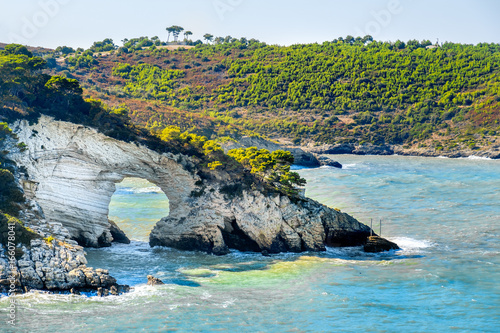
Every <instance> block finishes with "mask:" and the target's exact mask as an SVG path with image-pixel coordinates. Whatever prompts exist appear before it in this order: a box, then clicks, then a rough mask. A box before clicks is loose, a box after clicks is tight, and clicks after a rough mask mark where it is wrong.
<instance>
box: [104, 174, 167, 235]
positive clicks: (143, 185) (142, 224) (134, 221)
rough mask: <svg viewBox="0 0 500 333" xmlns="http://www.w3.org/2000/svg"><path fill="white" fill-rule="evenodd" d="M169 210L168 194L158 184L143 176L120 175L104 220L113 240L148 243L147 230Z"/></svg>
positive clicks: (149, 230)
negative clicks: (120, 178)
mask: <svg viewBox="0 0 500 333" xmlns="http://www.w3.org/2000/svg"><path fill="white" fill-rule="evenodd" d="M169 212H170V203H169V200H168V197H167V195H166V194H165V193H164V192H163V191H162V190H161V188H160V187H158V186H157V185H155V184H153V183H151V182H149V181H148V180H146V179H143V178H135V177H126V178H124V179H123V180H122V181H121V182H120V183H116V190H115V192H114V193H113V195H112V196H111V201H110V203H109V213H108V220H109V221H110V223H111V225H112V228H111V234H112V236H113V238H114V240H113V242H118V243H130V240H135V241H141V242H148V241H149V234H150V233H151V230H152V229H153V228H154V226H155V225H156V223H157V222H158V221H159V220H161V219H162V218H164V217H167V216H168V215H169ZM113 223H114V224H116V226H117V227H118V228H115V227H114V226H113Z"/></svg>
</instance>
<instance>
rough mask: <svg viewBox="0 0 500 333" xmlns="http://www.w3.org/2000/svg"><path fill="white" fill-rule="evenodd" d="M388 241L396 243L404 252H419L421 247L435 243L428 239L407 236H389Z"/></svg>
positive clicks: (427, 246) (424, 247) (431, 245)
mask: <svg viewBox="0 0 500 333" xmlns="http://www.w3.org/2000/svg"><path fill="white" fill-rule="evenodd" d="M390 241H392V242H394V243H396V244H398V245H399V247H400V248H401V249H402V250H403V251H404V252H419V251H421V250H423V249H426V248H429V247H433V246H435V245H436V244H435V243H433V242H431V241H428V240H419V239H414V238H409V237H394V238H391V239H390Z"/></svg>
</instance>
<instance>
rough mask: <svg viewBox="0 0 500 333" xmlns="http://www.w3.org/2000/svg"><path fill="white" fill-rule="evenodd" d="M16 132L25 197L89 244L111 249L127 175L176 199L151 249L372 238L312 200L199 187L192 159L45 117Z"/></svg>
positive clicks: (304, 247) (298, 246)
mask: <svg viewBox="0 0 500 333" xmlns="http://www.w3.org/2000/svg"><path fill="white" fill-rule="evenodd" d="M11 127H12V128H13V130H14V132H15V133H16V134H17V135H18V137H19V141H21V142H24V143H25V144H26V145H27V148H28V149H27V150H26V151H24V152H19V151H18V152H16V153H12V154H11V155H10V156H9V157H10V158H11V159H13V160H14V161H15V162H17V164H18V166H23V167H24V168H25V169H26V173H27V175H26V176H25V178H26V179H23V180H22V183H23V186H24V189H25V193H26V195H27V196H28V198H29V199H30V200H31V201H32V203H33V204H34V206H36V207H40V211H41V212H43V216H42V217H43V219H42V221H44V222H43V223H45V224H47V225H52V226H56V227H57V229H58V230H59V231H58V234H61V235H62V236H61V237H66V233H67V234H69V237H66V238H69V239H73V240H77V241H78V242H79V243H80V244H82V245H85V246H107V245H109V244H110V243H111V241H112V236H111V233H110V224H109V222H108V205H109V202H110V200H111V196H112V195H113V193H114V191H115V183H117V182H120V181H121V180H122V179H123V178H124V177H139V178H143V179H147V180H148V181H150V182H152V183H154V184H156V185H157V186H159V187H160V188H161V189H162V190H163V192H165V194H166V195H167V197H168V198H169V201H170V214H169V216H168V217H165V218H163V219H162V220H161V221H160V222H158V224H157V225H156V226H155V228H154V229H153V231H152V232H151V235H150V244H151V245H152V246H154V245H163V246H172V247H176V248H180V249H186V250H203V251H207V252H211V253H216V254H224V253H227V252H228V251H229V248H235V249H239V250H251V251H263V250H266V251H268V252H282V251H294V252H298V251H321V250H324V249H325V244H326V245H334V246H347V245H359V244H362V243H363V242H364V241H366V237H367V236H368V235H369V228H368V227H367V226H365V225H363V224H361V223H359V222H358V221H356V220H355V219H353V218H352V217H350V216H348V215H346V214H343V213H340V212H337V211H335V210H333V209H330V208H328V207H326V206H324V205H321V204H320V203H318V202H316V201H313V200H310V199H305V198H300V199H296V200H295V201H296V202H292V201H290V199H289V198H288V197H286V196H283V195H277V194H275V195H265V194H263V193H261V192H258V191H252V192H248V191H247V192H243V193H242V194H241V195H234V193H225V194H223V193H222V192H224V191H221V184H220V183H219V182H216V181H213V182H210V181H208V180H205V181H204V183H203V185H202V186H201V185H199V184H200V183H201V182H199V181H200V179H199V177H198V176H196V175H194V174H193V173H192V172H189V171H188V170H191V169H192V167H193V165H192V162H191V160H190V158H189V157H185V156H182V155H173V154H171V153H168V152H165V153H162V154H160V153H157V152H155V151H152V150H150V149H148V148H146V147H143V146H138V145H136V144H133V143H126V142H123V141H118V140H115V139H112V138H109V137H107V136H105V135H103V134H100V133H98V132H97V131H95V130H93V129H90V128H87V127H84V126H81V125H76V124H72V123H67V122H61V121H54V120H52V119H51V118H48V117H42V118H41V119H40V120H39V122H38V123H37V124H34V125H31V126H30V125H29V124H28V123H27V122H26V121H22V122H19V123H16V124H14V125H13V126H11ZM226 181H229V182H230V180H226ZM197 184H198V185H199V186H198V185H197ZM195 192H197V193H200V195H192V193H195ZM228 194H229V195H230V196H231V198H229V197H227V195H228ZM33 228H36V226H34V227H33ZM38 228H39V230H45V229H44V227H43V226H38ZM52 230H54V228H53V229H52ZM70 242H71V241H70ZM77 275H78V274H77ZM78 276H80V275H78ZM75 278H77V276H76V275H75Z"/></svg>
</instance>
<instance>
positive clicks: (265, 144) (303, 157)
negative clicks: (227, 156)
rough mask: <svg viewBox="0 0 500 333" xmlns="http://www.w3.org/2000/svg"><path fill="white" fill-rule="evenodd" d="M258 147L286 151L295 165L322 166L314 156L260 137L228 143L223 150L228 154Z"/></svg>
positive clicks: (271, 150) (224, 144)
mask: <svg viewBox="0 0 500 333" xmlns="http://www.w3.org/2000/svg"><path fill="white" fill-rule="evenodd" d="M249 147H257V148H259V149H267V150H269V151H270V152H273V151H276V150H285V151H289V152H290V153H292V155H293V157H294V158H295V162H294V164H296V165H301V166H305V167H309V168H317V167H319V166H320V165H321V163H320V162H319V161H318V159H317V158H316V156H315V155H314V154H311V153H309V152H305V151H304V150H302V149H301V148H298V147H288V146H285V145H282V144H279V143H275V142H272V141H269V140H266V139H263V138H259V137H250V136H244V137H242V138H241V139H240V140H239V141H238V142H235V141H228V142H225V143H223V144H222V148H223V149H224V151H225V152H226V153H227V152H228V151H229V150H231V149H236V148H249Z"/></svg>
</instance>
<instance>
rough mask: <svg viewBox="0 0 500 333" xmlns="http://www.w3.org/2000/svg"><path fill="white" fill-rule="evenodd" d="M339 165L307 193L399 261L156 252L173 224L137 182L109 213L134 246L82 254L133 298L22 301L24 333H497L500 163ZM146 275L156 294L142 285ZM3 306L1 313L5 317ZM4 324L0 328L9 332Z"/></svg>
mask: <svg viewBox="0 0 500 333" xmlns="http://www.w3.org/2000/svg"><path fill="white" fill-rule="evenodd" d="M334 158H335V159H337V160H338V161H339V162H341V163H342V164H343V165H344V169H342V170H340V169H334V168H319V169H301V170H299V172H300V173H301V175H302V176H303V177H305V178H306V179H307V180H308V185H307V192H306V194H307V195H308V196H310V197H312V198H314V199H316V200H319V201H320V202H322V203H324V204H326V205H329V206H331V207H333V208H339V209H341V210H342V211H345V212H348V213H350V214H351V215H353V216H354V217H356V218H357V219H359V220H360V221H362V222H364V223H366V224H370V220H372V221H373V228H374V229H375V230H376V231H378V230H379V223H380V222H379V221H380V220H382V235H383V236H384V237H386V238H388V239H390V240H393V241H395V242H397V243H398V244H399V245H400V246H401V247H402V250H401V251H396V252H389V253H384V254H365V253H363V252H362V251H361V249H360V248H347V249H329V250H328V251H326V252H324V253H302V254H280V255H274V256H272V257H270V258H268V257H263V256H261V255H260V254H254V253H240V252H236V251H235V252H233V253H231V254H229V255H227V256H223V257H216V256H212V255H207V254H203V253H199V252H182V251H177V250H173V249H168V248H154V249H151V248H149V246H148V245H147V234H148V232H149V230H151V228H152V227H153V225H154V223H155V222H156V221H157V220H158V219H159V218H161V217H162V216H165V215H166V214H168V203H167V202H166V201H165V197H164V195H163V194H162V193H161V191H160V192H158V191H157V190H156V189H154V188H153V187H151V184H148V183H146V182H144V181H140V180H128V181H127V182H125V183H123V184H121V185H120V186H119V187H118V190H117V192H116V193H115V196H114V197H113V201H112V203H111V206H110V216H112V218H113V219H114V220H115V221H117V222H118V223H119V225H120V226H121V227H122V228H123V230H124V231H125V232H126V233H127V234H128V235H129V236H130V237H131V238H132V239H133V240H134V241H133V242H132V244H130V245H121V244H120V245H115V246H113V247H111V248H107V249H98V250H96V249H89V250H87V252H88V260H89V266H93V267H101V268H107V269H109V270H110V272H111V274H112V275H113V276H115V277H117V278H118V280H119V282H120V283H126V284H130V285H132V286H134V290H133V291H132V292H131V293H129V294H127V295H123V296H119V297H114V296H113V297H107V298H97V297H85V296H72V295H71V296H70V295H43V294H34V293H31V294H27V295H23V296H20V297H18V302H19V303H20V309H19V311H20V313H19V316H18V330H17V331H20V332H22V331H29V332H65V331H73V332H160V331H179V332H213V331H226V332H235V331H239V332H498V331H500V284H499V281H500V269H499V265H500V256H499V254H500V238H499V234H500V205H499V203H500V161H491V160H483V159H441V158H420V157H399V156H388V157H387V156H385V157H382V156H351V155H339V156H334ZM147 274H153V275H155V276H157V277H159V278H161V279H162V280H163V281H164V282H166V284H165V285H164V286H160V287H149V286H146V285H145V282H146V279H145V276H146V275H147ZM7 305H8V300H7V299H6V298H2V299H0V307H1V309H0V316H4V317H6V312H5V308H6V306H7ZM2 325H4V322H3V321H1V322H0V331H3V328H4V326H5V325H4V326H2Z"/></svg>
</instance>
